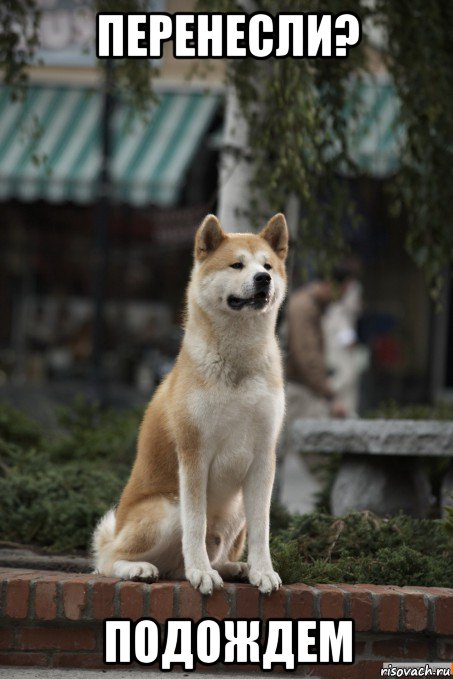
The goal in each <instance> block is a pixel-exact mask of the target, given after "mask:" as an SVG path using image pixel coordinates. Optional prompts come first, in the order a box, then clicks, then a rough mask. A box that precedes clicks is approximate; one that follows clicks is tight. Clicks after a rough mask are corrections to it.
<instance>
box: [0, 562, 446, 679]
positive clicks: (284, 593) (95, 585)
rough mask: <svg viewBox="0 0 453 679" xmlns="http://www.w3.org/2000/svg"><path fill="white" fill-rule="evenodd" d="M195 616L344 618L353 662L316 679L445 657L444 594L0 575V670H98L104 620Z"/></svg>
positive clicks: (319, 671)
mask: <svg viewBox="0 0 453 679" xmlns="http://www.w3.org/2000/svg"><path fill="white" fill-rule="evenodd" d="M203 616H210V617H213V618H217V619H223V618H228V617H245V618H261V619H263V620H266V619H268V618H280V617H287V618H290V619H298V618H342V617H351V618H353V619H354V621H355V629H356V663H355V664H354V665H353V666H350V667H349V669H348V670H347V672H346V668H345V667H342V669H341V672H340V673H339V674H336V673H335V672H336V671H337V670H339V668H338V667H335V666H330V667H329V666H327V667H322V666H313V674H315V675H316V676H321V677H333V676H344V677H346V676H347V677H353V678H354V679H355V678H356V677H361V676H364V677H365V676H366V677H369V676H372V675H374V671H375V670H374V669H373V668H376V676H378V672H377V667H378V666H379V667H380V666H381V665H382V662H384V661H388V660H394V661H396V660H399V661H401V660H405V661H409V660H414V661H418V662H420V661H421V660H428V659H430V660H443V661H446V660H447V661H451V660H453V589H445V588H431V587H395V586H384V585H380V586H377V585H347V584H337V585H317V586H315V587H310V586H307V585H302V584H296V585H287V586H284V587H283V588H282V589H281V590H280V591H278V592H274V593H273V594H272V595H270V596H264V595H261V594H260V593H259V592H258V590H257V589H256V588H254V587H252V586H250V585H247V584H233V583H225V588H224V589H223V590H221V591H218V592H215V593H214V594H213V596H211V597H204V596H202V595H200V594H199V593H198V592H196V591H195V590H193V589H192V588H191V587H190V585H189V584H188V583H187V582H173V581H171V582H170V581H161V582H157V583H155V584H152V585H149V584H142V583H137V582H124V581H121V580H118V579H114V578H105V577H102V576H97V575H92V574H74V573H61V572H55V571H36V570H35V571H33V570H26V569H24V570H20V569H8V568H0V665H33V666H47V667H49V666H53V667H102V666H103V664H102V620H103V619H104V618H110V617H126V618H131V619H132V620H134V619H138V618H141V617H152V618H154V619H155V620H157V621H158V622H159V623H161V624H163V623H164V622H165V620H166V619H167V618H169V617H174V618H177V617H181V618H187V617H188V618H192V619H193V620H199V619H200V618H201V617H203ZM242 669H244V668H242ZM249 669H250V668H249ZM277 669H278V668H277ZM304 669H307V668H306V666H304Z"/></svg>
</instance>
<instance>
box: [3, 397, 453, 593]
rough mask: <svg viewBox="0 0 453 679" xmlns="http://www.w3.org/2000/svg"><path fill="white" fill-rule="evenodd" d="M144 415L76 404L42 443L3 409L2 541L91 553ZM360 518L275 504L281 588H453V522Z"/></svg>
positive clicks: (35, 431)
mask: <svg viewBox="0 0 453 679" xmlns="http://www.w3.org/2000/svg"><path fill="white" fill-rule="evenodd" d="M139 419H140V414H139V413H138V412H127V413H117V412H114V411H111V410H101V409H99V408H98V407H92V406H89V405H88V404H87V403H85V402H84V401H80V400H79V401H77V402H76V403H75V404H74V407H73V408H71V409H65V410H63V411H61V412H60V419H59V421H60V426H61V431H60V432H59V433H57V434H52V435H45V434H44V433H43V432H42V431H41V429H40V428H39V427H38V426H37V425H36V424H35V423H34V422H32V421H30V420H29V419H28V418H26V417H25V416H23V415H21V414H19V413H17V412H15V411H14V410H13V409H11V408H10V407H9V406H0V515H1V516H2V518H3V521H2V522H0V539H2V540H12V541H15V542H22V543H25V544H34V545H39V546H40V547H42V548H44V549H46V550H48V551H74V550H86V549H87V547H88V546H89V542H90V538H91V534H92V531H93V528H94V526H95V524H96V521H97V520H98V519H99V517H100V516H102V514H104V512H105V511H106V510H107V509H108V508H109V507H111V506H112V505H113V504H115V503H116V502H117V501H118V499H119V495H120V493H121V490H122V488H123V487H124V484H125V482H126V480H127V477H128V475H129V471H130V467H131V463H132V460H133V456H134V448H135V438H136V434H137V430H138V424H139ZM452 516H453V515H451V516H447V519H445V520H444V521H441V520H428V519H425V520H420V519H418V520H417V519H412V518H410V517H407V516H403V515H401V516H397V517H394V518H392V519H379V518H377V517H375V516H372V515H371V514H369V513H356V514H350V515H349V516H346V517H343V518H342V519H337V518H334V517H332V516H330V515H329V514H325V513H321V512H314V513H312V514H307V515H304V516H292V515H290V514H289V513H288V512H287V511H286V510H285V509H284V508H282V507H281V506H279V505H277V504H275V505H273V507H272V512H271V530H272V538H271V551H272V554H273V559H274V564H275V567H276V569H277V570H278V571H279V572H280V575H281V576H282V578H283V581H284V582H286V583H290V582H306V583H311V584H314V583H316V582H318V583H323V582H325V583H326V582H350V583H353V582H367V583H376V584H379V583H390V584H394V585H409V584H410V585H427V586H429V585H437V586H446V587H453V572H452V568H451V563H453V521H452Z"/></svg>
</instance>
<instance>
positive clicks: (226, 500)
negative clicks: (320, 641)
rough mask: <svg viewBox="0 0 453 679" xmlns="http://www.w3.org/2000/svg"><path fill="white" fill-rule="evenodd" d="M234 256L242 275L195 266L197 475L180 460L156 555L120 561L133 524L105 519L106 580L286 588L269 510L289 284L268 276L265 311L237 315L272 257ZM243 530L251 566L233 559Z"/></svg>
mask: <svg viewBox="0 0 453 679" xmlns="http://www.w3.org/2000/svg"><path fill="white" fill-rule="evenodd" d="M235 257H236V258H237V259H236V260H235V261H241V262H242V263H243V264H244V268H243V269H240V270H239V269H232V268H231V267H229V266H228V267H227V268H223V269H222V270H218V271H215V272H213V273H211V274H209V275H203V272H202V269H201V267H200V264H199V263H195V265H194V268H193V271H192V278H191V283H190V285H189V290H188V307H189V314H188V319H187V324H186V328H185V335H184V340H183V346H184V348H185V350H187V352H188V354H189V356H190V358H191V359H192V361H193V363H194V365H195V369H196V371H197V374H198V376H199V377H200V376H201V377H202V381H203V387H199V388H194V389H192V390H191V391H190V392H189V393H188V395H187V403H186V404H185V405H186V407H187V409H188V414H189V417H190V419H191V420H192V422H193V424H194V426H195V428H196V430H197V431H198V432H199V433H200V450H199V453H198V463H197V464H198V465H199V466H198V467H197V470H196V474H195V475H194V470H193V469H191V468H190V469H189V468H186V467H185V466H184V465H185V464H187V463H185V462H184V458H183V457H182V458H181V459H180V463H179V469H178V472H179V495H180V497H179V502H177V501H175V502H170V501H165V504H164V518H163V519H160V523H159V534H158V538H157V539H156V541H155V544H154V546H153V548H152V549H150V550H149V551H148V552H146V553H144V554H134V559H133V560H131V561H128V560H125V559H119V558H118V557H117V556H116V555H117V554H119V553H121V544H122V542H123V541H124V533H123V531H125V530H127V525H126V526H125V527H124V528H123V529H122V530H121V531H120V532H119V533H116V531H115V514H114V511H113V510H112V511H110V512H108V513H107V514H106V515H105V516H104V517H103V519H101V521H100V522H99V524H98V526H97V528H96V531H95V535H94V538H93V550H94V554H95V558H96V563H97V568H98V570H99V572H101V573H105V574H113V575H115V576H116V577H121V578H127V579H145V580H155V579H156V578H157V577H158V575H159V574H160V575H161V576H163V577H181V576H182V575H183V574H184V573H185V576H186V577H187V579H188V580H189V581H190V582H191V583H192V585H193V586H194V587H195V588H197V589H199V590H200V592H202V593H203V594H210V593H211V592H212V591H213V589H215V588H219V587H221V586H222V575H223V576H225V577H231V576H234V575H238V574H242V575H248V577H249V580H250V582H251V583H252V584H254V585H256V586H258V587H259V589H260V590H261V591H262V592H264V593H269V592H271V591H272V590H273V589H277V588H278V587H279V586H280V584H281V580H280V578H279V576H278V574H277V573H275V572H274V570H273V568H272V563H271V558H270V553H269V506H270V499H271V491H272V484H273V474H274V456H275V446H276V442H277V437H278V434H279V431H280V428H281V424H282V420H283V416H284V393H283V388H282V386H277V385H280V384H281V380H280V379H279V375H280V370H281V367H280V354H279V349H278V346H277V341H276V338H275V323H276V317H277V312H278V308H279V306H280V304H281V302H282V300H283V297H284V294H285V282H284V280H283V279H282V278H281V276H280V275H279V274H278V273H277V272H276V271H275V270H272V269H270V270H269V273H270V275H271V285H270V294H269V301H268V303H267V304H266V305H265V307H264V308H262V309H252V308H250V307H244V308H242V309H240V310H233V309H231V308H230V307H229V305H228V303H227V300H228V297H229V296H230V295H234V296H237V297H243V298H247V297H248V296H251V295H252V294H253V289H254V281H253V278H254V276H255V274H256V273H257V272H260V271H266V270H267V269H266V268H264V264H267V263H268V262H269V259H270V258H269V254H268V252H267V251H266V250H265V249H263V250H262V251H258V252H255V253H254V254H253V253H252V252H251V251H250V250H248V249H247V248H241V247H238V249H237V251H236V252H235ZM231 263H233V262H231ZM194 306H198V307H199V308H201V309H202V310H203V311H204V312H205V313H206V314H207V315H208V316H209V319H210V321H211V323H212V324H213V327H214V329H215V332H214V335H213V336H212V335H206V328H203V327H200V325H199V323H198V322H197V321H196V320H195V317H194V315H193V314H192V313H191V309H193V308H194ZM164 389H165V386H164ZM194 477H195V481H194ZM194 484H195V485H196V488H195V489H194ZM245 523H247V530H248V536H249V537H248V564H244V563H240V562H239V563H231V562H229V560H228V554H229V553H230V551H231V548H232V546H233V543H234V541H235V539H236V538H237V536H238V534H239V533H240V531H241V529H242V528H243V527H244V526H245ZM217 536H218V537H217ZM210 541H211V542H210Z"/></svg>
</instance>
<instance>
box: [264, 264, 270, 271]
mask: <svg viewBox="0 0 453 679" xmlns="http://www.w3.org/2000/svg"><path fill="white" fill-rule="evenodd" d="M264 268H265V269H266V271H270V270H271V269H272V266H271V265H270V264H265V265H264Z"/></svg>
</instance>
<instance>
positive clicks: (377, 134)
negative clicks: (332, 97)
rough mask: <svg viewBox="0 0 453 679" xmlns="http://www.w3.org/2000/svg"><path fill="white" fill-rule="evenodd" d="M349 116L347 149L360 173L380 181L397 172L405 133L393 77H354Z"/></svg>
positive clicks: (348, 107)
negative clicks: (399, 120) (391, 78)
mask: <svg viewBox="0 0 453 679" xmlns="http://www.w3.org/2000/svg"><path fill="white" fill-rule="evenodd" d="M352 111H354V115H352ZM350 112H351V115H349V113H350ZM346 115H348V150H349V154H350V156H351V158H352V160H354V162H355V163H356V165H357V168H358V169H359V171H361V172H363V173H365V174H368V175H370V176H372V177H377V178H383V177H386V176H389V175H391V174H393V173H394V172H396V171H397V170H398V167H399V164H400V156H401V148H402V144H403V140H404V131H403V129H402V127H401V125H400V124H399V122H398V115H399V100H398V97H397V94H396V91H395V86H394V85H393V83H392V81H391V80H390V78H389V77H388V76H387V75H383V76H380V77H379V76H370V75H362V76H360V77H355V78H353V79H352V81H351V87H350V91H349V97H348V106H347V110H346Z"/></svg>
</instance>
